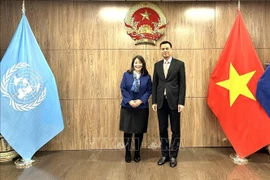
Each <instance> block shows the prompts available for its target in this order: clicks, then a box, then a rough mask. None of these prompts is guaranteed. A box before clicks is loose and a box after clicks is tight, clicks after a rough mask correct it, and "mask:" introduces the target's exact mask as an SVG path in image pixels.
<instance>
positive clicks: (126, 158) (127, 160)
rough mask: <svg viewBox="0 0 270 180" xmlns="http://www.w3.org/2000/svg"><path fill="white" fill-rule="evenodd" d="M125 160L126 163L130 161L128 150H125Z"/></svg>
mask: <svg viewBox="0 0 270 180" xmlns="http://www.w3.org/2000/svg"><path fill="white" fill-rule="evenodd" d="M125 161H126V162H127V163H130V162H131V154H130V152H126V156H125Z"/></svg>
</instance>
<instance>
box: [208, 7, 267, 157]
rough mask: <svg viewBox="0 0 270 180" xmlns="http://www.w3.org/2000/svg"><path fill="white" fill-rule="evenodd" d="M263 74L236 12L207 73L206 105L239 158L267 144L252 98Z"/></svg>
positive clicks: (260, 114) (258, 108) (263, 122)
mask: <svg viewBox="0 0 270 180" xmlns="http://www.w3.org/2000/svg"><path fill="white" fill-rule="evenodd" d="M263 72H264V70H263V67H262V65H261V62H260V60H259V57H258V56H257V53H256V50H255V48H254V46H253V44H252V41H251V38H250V36H249V34H248V31H247V29H246V27H245V24H244V21H243V18H242V15H241V12H240V10H238V15H237V18H236V21H235V23H234V25H233V28H232V30H231V32H230V35H229V37H228V39H227V42H226V44H225V47H224V49H223V51H222V53H221V55H220V57H219V60H218V62H217V64H216V67H215V68H214V70H213V72H212V74H211V78H210V82H209V87H208V96H207V103H208V105H209V107H210V108H211V109H212V111H213V112H214V114H215V115H216V117H217V118H218V120H219V122H220V124H221V127H222V129H223V131H224V133H225V134H226V136H227V137H228V139H229V141H230V142H231V144H232V146H233V148H234V149H235V151H236V153H237V154H238V156H239V157H240V158H244V157H246V156H249V155H250V154H252V153H254V152H256V151H257V150H259V149H260V148H262V147H263V146H266V145H268V144H270V118H269V117H268V115H267V114H266V112H265V111H264V109H263V108H262V107H261V106H260V103H259V102H258V101H257V99H256V96H255V94H256V87H257V83H258V80H259V79H260V77H261V76H262V74H263Z"/></svg>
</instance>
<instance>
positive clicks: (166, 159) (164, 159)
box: [158, 156, 170, 166]
mask: <svg viewBox="0 0 270 180" xmlns="http://www.w3.org/2000/svg"><path fill="white" fill-rule="evenodd" d="M169 160H170V159H169V158H168V157H165V156H164V157H161V158H160V159H159V160H158V165H159V166H160V165H163V164H165V162H168V161H169Z"/></svg>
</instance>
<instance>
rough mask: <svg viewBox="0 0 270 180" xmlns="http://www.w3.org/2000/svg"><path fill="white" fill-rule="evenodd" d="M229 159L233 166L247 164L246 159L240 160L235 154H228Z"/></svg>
mask: <svg viewBox="0 0 270 180" xmlns="http://www.w3.org/2000/svg"><path fill="white" fill-rule="evenodd" d="M229 157H230V158H231V159H232V160H233V162H234V164H238V165H243V164H247V163H248V159H246V158H240V157H239V156H238V155H237V154H235V153H232V154H230V156H229Z"/></svg>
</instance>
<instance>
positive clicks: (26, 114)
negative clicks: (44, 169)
mask: <svg viewBox="0 0 270 180" xmlns="http://www.w3.org/2000/svg"><path fill="white" fill-rule="evenodd" d="M0 64H1V94H0V95H1V124H0V125H1V127H0V133H1V134H2V136H3V137H4V138H5V139H6V140H7V142H8V143H9V145H10V146H11V147H12V148H13V149H14V150H15V151H16V152H17V153H18V154H19V155H20V156H21V157H22V158H23V159H25V160H30V159H31V158H32V156H33V155H34V153H35V152H36V151H37V150H38V149H40V148H41V147H42V146H43V145H44V144H46V143H47V142H48V141H49V140H51V139H52V138H53V137H54V136H56V135H57V134H58V133H59V132H61V131H62V130H63V129H64V124H63V117H62V112H61V107H60V102H59V97H58V91H57V87H56V82H55V79H54V75H53V73H52V71H51V70H50V67H49V66H48V64H47V62H46V59H45V57H44V55H43V54H42V51H41V49H40V47H39V45H38V43H37V41H36V39H35V36H34V34H33V32H32V30H31V27H30V26H29V23H28V20H27V18H26V16H25V14H24V13H23V15H22V19H21V21H20V24H19V26H18V27H17V30H16V32H15V34H14V36H13V37H12V40H11V42H10V44H9V46H8V48H7V50H6V52H5V54H4V57H3V59H2V61H1V63H0Z"/></svg>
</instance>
